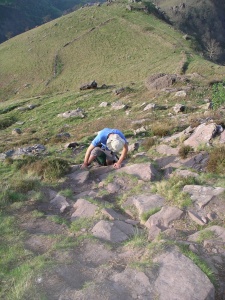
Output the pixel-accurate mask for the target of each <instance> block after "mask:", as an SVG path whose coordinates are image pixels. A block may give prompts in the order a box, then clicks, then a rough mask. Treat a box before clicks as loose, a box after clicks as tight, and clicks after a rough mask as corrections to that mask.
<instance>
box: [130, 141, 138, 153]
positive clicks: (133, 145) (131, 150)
mask: <svg viewBox="0 0 225 300" xmlns="http://www.w3.org/2000/svg"><path fill="white" fill-rule="evenodd" d="M138 148H139V143H133V144H129V145H128V152H133V151H137V150H138Z"/></svg>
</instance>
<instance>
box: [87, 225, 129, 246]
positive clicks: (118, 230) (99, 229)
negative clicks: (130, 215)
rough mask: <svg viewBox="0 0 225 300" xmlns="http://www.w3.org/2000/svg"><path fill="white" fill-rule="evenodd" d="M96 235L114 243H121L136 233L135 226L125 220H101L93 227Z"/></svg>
mask: <svg viewBox="0 0 225 300" xmlns="http://www.w3.org/2000/svg"><path fill="white" fill-rule="evenodd" d="M92 233H93V235H94V236H95V237H97V238H99V239H103V240H106V241H109V242H112V243H120V242H123V241H125V240H127V239H128V238H129V236H131V235H133V234H134V227H133V226H132V225H130V224H127V223H125V222H123V221H114V222H109V221H105V220H101V221H99V222H98V223H97V224H96V225H95V226H94V227H93V229H92Z"/></svg>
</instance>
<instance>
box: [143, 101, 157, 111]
mask: <svg viewBox="0 0 225 300" xmlns="http://www.w3.org/2000/svg"><path fill="white" fill-rule="evenodd" d="M155 108H156V104H155V103H150V104H148V105H147V106H145V108H144V111H146V110H150V109H151V110H154V109H155Z"/></svg>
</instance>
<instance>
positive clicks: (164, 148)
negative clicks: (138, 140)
mask: <svg viewBox="0 0 225 300" xmlns="http://www.w3.org/2000/svg"><path fill="white" fill-rule="evenodd" d="M156 151H157V152H159V153H160V154H164V155H178V153H179V149H178V148H172V147H170V146H168V145H165V144H162V145H159V146H157V147H156Z"/></svg>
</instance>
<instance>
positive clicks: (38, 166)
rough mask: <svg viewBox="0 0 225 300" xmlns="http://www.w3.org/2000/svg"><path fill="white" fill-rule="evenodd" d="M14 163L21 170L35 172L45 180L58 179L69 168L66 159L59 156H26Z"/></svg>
mask: <svg viewBox="0 0 225 300" xmlns="http://www.w3.org/2000/svg"><path fill="white" fill-rule="evenodd" d="M16 164H17V168H21V171H22V172H24V173H32V174H35V175H37V176H40V177H42V178H43V179H46V180H54V179H58V178H60V177H62V176H64V175H65V174H67V173H68V172H69V170H70V166H69V163H68V161H66V160H64V159H61V158H39V157H38V158H37V157H27V158H25V159H23V160H20V161H17V162H16Z"/></svg>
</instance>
